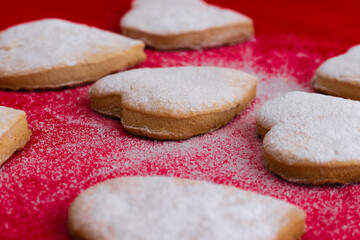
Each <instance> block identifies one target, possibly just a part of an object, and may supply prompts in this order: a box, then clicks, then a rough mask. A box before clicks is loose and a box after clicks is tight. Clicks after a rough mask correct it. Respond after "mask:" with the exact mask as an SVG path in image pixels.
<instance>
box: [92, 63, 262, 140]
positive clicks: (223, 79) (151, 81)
mask: <svg viewBox="0 0 360 240" xmlns="http://www.w3.org/2000/svg"><path fill="white" fill-rule="evenodd" d="M256 85H257V79H256V78H255V77H253V76H251V75H249V74H247V73H243V72H241V71H237V70H233V69H227V68H217V67H173V68H152V69H151V68H142V69H135V70H130V71H126V72H122V73H117V74H113V75H110V76H107V77H105V78H103V79H101V80H99V81H97V82H96V83H95V84H94V85H93V86H92V87H91V88H90V89H89V96H90V102H91V107H92V109H94V110H95V111H97V112H100V113H102V114H105V115H108V116H112V117H116V118H120V119H121V123H122V125H123V126H124V128H125V129H126V130H127V131H128V132H130V133H132V134H134V135H138V136H144V137H149V138H153V139H164V140H180V139H187V138H190V137H192V136H195V135H199V134H204V133H207V132H209V131H211V130H213V129H217V128H219V127H221V126H223V125H225V124H226V123H228V122H229V121H231V120H232V119H233V118H234V117H235V116H236V115H238V114H239V113H240V112H242V111H243V110H244V109H245V108H246V106H247V105H248V104H249V103H250V102H251V101H252V99H253V98H254V97H255V95H256Z"/></svg>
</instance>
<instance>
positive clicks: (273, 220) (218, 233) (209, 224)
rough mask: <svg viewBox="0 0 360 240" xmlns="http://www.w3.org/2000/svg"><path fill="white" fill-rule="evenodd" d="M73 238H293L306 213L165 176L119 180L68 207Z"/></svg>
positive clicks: (245, 194) (243, 193)
mask: <svg viewBox="0 0 360 240" xmlns="http://www.w3.org/2000/svg"><path fill="white" fill-rule="evenodd" d="M68 226H69V230H70V232H71V233H72V235H73V236H74V237H75V238H76V239H84V240H85V239H86V240H90V239H114V240H115V239H122V240H127V239H128V240H131V239H142V240H155V239H156V240H161V239H164V240H165V239H182V240H192V239H198V240H202V239H203V240H209V239H216V240H222V239H224V240H225V239H226V240H232V239H243V240H250V239H251V240H257V239H258V240H263V239H273V240H276V239H278V240H280V239H289V240H290V239H291V240H292V239H298V238H299V237H300V236H301V235H302V233H303V232H304V228H305V213H304V212H303V211H302V210H301V209H300V208H298V207H296V206H294V205H291V204H289V203H287V202H285V201H281V200H278V199H274V198H271V197H266V196H262V195H259V194H255V193H252V192H248V191H242V190H240V189H237V188H235V187H229V186H224V185H216V184H213V183H207V182H202V181H194V180H185V179H177V178H169V177H124V178H115V179H111V180H107V181H105V182H102V183H98V184H96V185H95V186H93V187H90V188H89V189H87V190H85V191H84V192H82V193H81V194H80V195H79V196H78V197H77V198H76V199H75V200H74V202H73V203H72V204H71V207H70V209H69V225H68Z"/></svg>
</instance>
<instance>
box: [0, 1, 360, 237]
mask: <svg viewBox="0 0 360 240" xmlns="http://www.w3.org/2000/svg"><path fill="white" fill-rule="evenodd" d="M210 2H212V3H215V4H217V5H220V6H223V7H228V8H233V9H236V10H238V11H240V12H243V13H245V14H247V15H248V16H250V17H251V18H253V19H254V22H255V28H256V37H255V38H254V39H253V40H251V41H249V42H247V43H244V44H239V45H235V46H228V47H222V48H217V49H209V50H203V51H180V52H157V51H154V50H147V51H146V53H147V55H148V59H147V60H146V62H144V63H143V64H141V65H140V66H139V67H165V66H183V65H196V66H198V65H204V66H222V67H230V68H235V69H240V70H243V71H246V72H249V73H252V74H254V75H256V76H258V78H259V80H260V83H259V89H258V97H257V98H256V100H255V101H254V102H253V103H252V105H251V106H250V107H249V108H248V109H247V110H246V111H245V112H244V113H243V114H242V115H240V116H238V117H237V118H236V119H234V120H233V121H232V122H231V123H230V124H228V125H226V126H225V127H223V128H221V129H219V130H217V131H214V132H212V133H209V134H205V135H203V136H199V137H194V138H191V139H189V140H186V141H181V142H171V141H167V142H161V141H152V140H147V139H142V138H137V137H134V136H131V135H129V134H127V133H126V132H125V131H124V129H123V128H122V127H121V125H120V123H119V122H118V121H117V120H113V119H109V118H106V117H104V116H101V115H98V114H96V113H94V112H93V111H92V110H91V109H90V106H89V98H88V96H87V90H88V88H89V85H84V86H80V87H76V88H71V89H62V90H56V91H40V92H30V93H28V92H12V91H0V105H4V106H9V107H13V108H18V109H22V110H24V111H26V113H27V116H28V121H29V124H30V128H31V129H32V132H33V135H32V137H31V141H30V142H29V143H28V144H27V146H26V147H25V149H24V150H22V151H20V152H17V153H16V154H15V155H14V156H13V157H12V158H11V159H10V160H9V161H7V162H6V164H4V165H3V166H2V167H1V168H0V239H69V238H70V236H69V235H68V232H67V228H66V224H67V209H68V207H69V204H70V202H71V201H72V200H73V199H74V198H75V197H76V196H77V194H78V193H79V192H80V191H81V190H83V189H85V188H87V187H89V186H91V185H93V184H95V183H98V182H100V181H103V180H105V179H108V178H113V177H118V176H128V175H166V176H176V177H183V178H191V179H201V180H207V181H211V182H215V183H219V184H228V185H233V186H236V187H238V188H241V189H247V190H252V191H255V192H258V193H262V194H265V195H269V196H273V197H276V198H280V199H285V200H287V201H289V202H291V203H294V204H296V205H298V206H300V207H302V208H303V209H304V210H305V211H306V213H307V221H306V224H307V231H306V233H305V235H304V237H303V239H360V216H359V213H360V202H359V200H360V192H359V191H360V187H359V185H358V184H353V185H346V186H341V185H335V186H320V187H313V186H305V185H297V184H292V183H288V182H286V181H283V180H281V179H279V178H278V177H276V176H274V175H273V174H271V173H269V172H268V171H267V170H266V169H265V167H264V164H263V158H262V150H261V146H262V141H261V140H260V139H258V138H257V136H256V133H255V122H254V114H255V112H256V111H257V110H258V109H259V107H260V106H261V104H262V103H263V102H264V101H266V100H267V99H269V98H272V97H275V96H277V95H279V94H281V93H284V92H287V91H292V90H304V91H312V90H311V88H310V86H309V81H310V79H311V77H312V75H313V73H314V71H315V69H316V67H317V66H318V65H319V64H320V63H321V62H322V61H323V60H325V59H327V58H329V57H331V56H334V55H337V54H340V53H342V52H344V51H345V50H346V49H347V48H349V47H351V46H352V45H355V44H358V43H360V1H358V0H353V1H351V0H343V1H337V0H333V1H320V0H313V1H307V2H308V3H306V1H303V0H293V1H287V0H272V1H268V0H257V1H240V2H239V1H220V0H217V1H216V0H212V1H210ZM129 7H130V1H129V0H128V1H123V0H116V1H112V0H102V1H92V2H91V1H85V0H81V1H76V2H75V1H74V0H66V1H48V0H43V1H40V0H36V1H6V2H5V1H3V2H2V3H1V5H0V29H4V28H6V27H9V26H11V25H13V24H16V23H21V22H24V21H28V20H34V19H39V18H44V17H60V18H64V19H68V20H72V21H76V22H82V23H87V24H89V25H94V26H97V27H100V28H103V29H107V30H112V31H115V32H119V27H118V22H119V19H120V17H121V16H122V14H123V13H124V12H125V11H127V10H128V9H129ZM149 10H151V9H149ZM359 64H360V63H359Z"/></svg>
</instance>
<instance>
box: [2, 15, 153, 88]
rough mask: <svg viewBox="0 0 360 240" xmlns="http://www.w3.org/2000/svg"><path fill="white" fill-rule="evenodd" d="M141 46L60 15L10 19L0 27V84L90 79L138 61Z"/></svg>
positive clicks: (66, 83)
mask: <svg viewBox="0 0 360 240" xmlns="http://www.w3.org/2000/svg"><path fill="white" fill-rule="evenodd" d="M144 47H145V45H144V43H142V42H141V41H138V40H132V39H129V38H126V37H124V36H121V35H119V34H115V33H111V32H108V31H104V30H100V29H97V28H94V27H89V26H86V25H83V24H77V23H72V22H68V21H65V20H61V19H44V20H39V21H34V22H29V23H24V24H20V25H16V26H14V27H11V28H8V29H6V30H4V31H2V32H1V33H0V52H1V53H2V54H0V88H3V89H10V90H19V89H24V90H35V89H54V88H61V87H71V86H75V85H79V84H83V83H88V82H93V81H96V80H98V79H99V78H101V77H104V76H106V75H107V74H109V73H113V72H117V71H121V70H124V69H127V68H129V67H132V66H135V65H137V64H139V63H141V62H143V61H144V60H145V58H146V56H145V53H144ZM49 53H51V54H49ZM29 56H32V57H29ZM19 63H21V64H19Z"/></svg>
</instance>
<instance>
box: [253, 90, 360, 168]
mask: <svg viewBox="0 0 360 240" xmlns="http://www.w3.org/2000/svg"><path fill="white" fill-rule="evenodd" d="M256 121H257V122H258V123H259V124H260V125H262V126H263V127H265V128H266V129H271V131H270V132H269V133H268V134H267V135H266V137H265V139H264V147H265V149H271V151H274V152H275V153H274V154H276V156H278V160H281V161H286V162H289V163H290V164H292V163H299V162H303V163H305V162H315V163H330V164H331V163H336V162H339V161H340V162H349V163H351V162H354V161H359V156H360V146H359V142H360V103H359V102H356V101H351V100H345V99H341V98H336V97H330V96H324V95H320V94H310V93H305V92H292V93H288V94H286V95H284V96H282V97H279V98H276V99H274V100H270V101H268V102H266V103H265V104H264V105H263V106H262V107H261V109H260V110H259V112H258V113H257V116H256ZM289 155H290V156H292V157H289Z"/></svg>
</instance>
